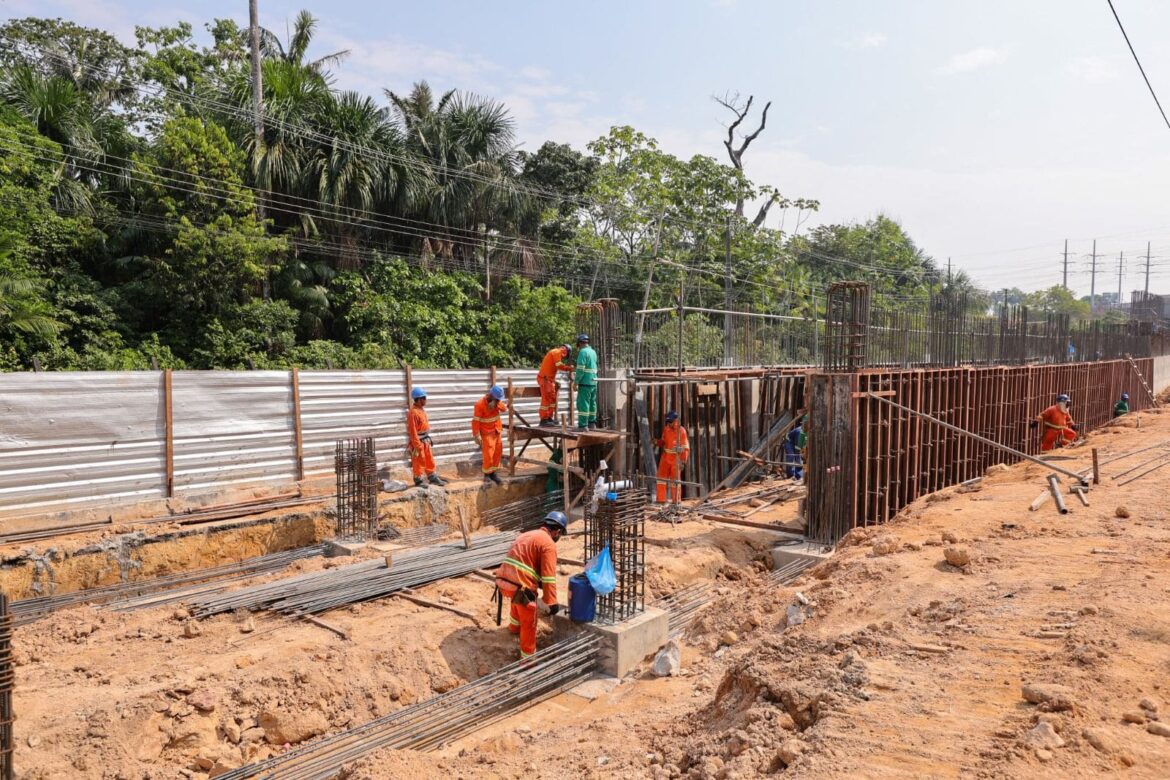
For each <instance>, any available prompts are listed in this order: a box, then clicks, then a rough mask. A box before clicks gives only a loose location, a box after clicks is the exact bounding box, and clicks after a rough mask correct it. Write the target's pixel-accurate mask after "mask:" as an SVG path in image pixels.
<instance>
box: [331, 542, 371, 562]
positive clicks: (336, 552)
mask: <svg viewBox="0 0 1170 780" xmlns="http://www.w3.org/2000/svg"><path fill="white" fill-rule="evenodd" d="M365 548H366V543H365V542H357V541H353V540H346V539H329V540H328V541H326V542H325V557H326V558H342V557H345V556H348V555H357V554H358V552H360V551H361V550H364V549H365Z"/></svg>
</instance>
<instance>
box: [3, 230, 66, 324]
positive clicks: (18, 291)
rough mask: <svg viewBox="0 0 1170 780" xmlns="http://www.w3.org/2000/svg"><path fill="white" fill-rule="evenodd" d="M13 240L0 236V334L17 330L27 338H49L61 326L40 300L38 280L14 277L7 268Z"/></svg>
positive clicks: (8, 236)
mask: <svg viewBox="0 0 1170 780" xmlns="http://www.w3.org/2000/svg"><path fill="white" fill-rule="evenodd" d="M13 243H14V242H13V238H12V236H11V235H10V234H0V331H2V330H4V329H11V330H18V331H20V332H22V333H27V334H28V335H30V336H37V337H39V338H46V339H47V338H50V337H52V336H54V335H55V334H57V333H59V332H60V331H61V329H62V328H63V327H64V326H63V325H62V324H61V323H59V322H57V320H55V319H53V318H52V317H51V316H50V311H51V309H50V308H49V305H48V304H47V303H45V302H44V301H43V300H41V299H40V297H39V296H38V293H40V291H41V287H42V285H41V282H40V280H39V279H35V278H28V277H25V276H20V275H18V274H16V273H15V272H14V271H13V270H12V269H11V268H8V267H5V266H7V261H8V259H9V257H10V256H11V254H12V249H13Z"/></svg>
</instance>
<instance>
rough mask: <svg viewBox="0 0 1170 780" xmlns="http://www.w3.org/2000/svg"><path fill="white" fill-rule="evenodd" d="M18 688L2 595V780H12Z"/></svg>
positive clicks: (6, 604)
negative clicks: (14, 701)
mask: <svg viewBox="0 0 1170 780" xmlns="http://www.w3.org/2000/svg"><path fill="white" fill-rule="evenodd" d="M14 687H16V666H15V664H14V663H13V660H12V611H11V610H10V609H9V602H8V596H7V595H6V594H4V593H0V780H12V777H13V775H14V774H15V769H14V768H13V766H12V747H13V745H12V724H13V721H15V720H16V716H15V714H14V713H13V711H12V690H13V688H14Z"/></svg>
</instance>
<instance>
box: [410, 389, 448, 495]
mask: <svg viewBox="0 0 1170 780" xmlns="http://www.w3.org/2000/svg"><path fill="white" fill-rule="evenodd" d="M426 405H427V391H426V390H424V389H423V388H421V387H416V388H414V389H412V390H411V391H410V409H409V410H407V412H406V446H407V448H408V449H409V450H410V469H411V471H413V472H414V484H415V486H416V487H426V482H424V481H423V476H424V475H425V476H426V479H427V482H430V483H431V484H432V485H439V486H440V487H441V486H443V485H446V484H447V482H446V480H444V479H443V478H442V477H440V476H439V475H438V474H436V473H435V454H434V452H433V451H432V450H431V422H430V420H428V419H427V412H426Z"/></svg>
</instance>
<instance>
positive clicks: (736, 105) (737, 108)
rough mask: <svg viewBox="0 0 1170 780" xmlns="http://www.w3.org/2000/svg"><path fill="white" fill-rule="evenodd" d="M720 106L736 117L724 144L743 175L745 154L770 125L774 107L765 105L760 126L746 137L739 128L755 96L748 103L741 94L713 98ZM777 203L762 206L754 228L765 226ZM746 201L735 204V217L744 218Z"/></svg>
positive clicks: (738, 201)
mask: <svg viewBox="0 0 1170 780" xmlns="http://www.w3.org/2000/svg"><path fill="white" fill-rule="evenodd" d="M711 99H712V100H714V101H715V102H716V103H718V104H719V105H721V106H723V107H724V108H726V109H727V110H728V111H730V112H731V113H732V114H734V115H735V120H734V121H733V122H731V124H729V125H728V126H727V140H726V141H724V142H723V146H724V148H726V149H727V156H728V157H730V158H731V164H732V165H733V166H735V169H736V170H737V171H739V172H740V173H743V153H744V152H746V151H747V148H748V147H749V146H751V145H752V141H755V140H756V139H757V138H759V137H760V133H762V132H764V128H765V127H766V126H767V125H768V109H769V108H771V107H772V101H770V100H769V101H768V102H767V103H766V104H765V105H764V110H763V112H762V113H761V114H760V125H759V127H757V128H756V129H755V130H754V131H753V132H751V133H748V134H746V135H744V134H742V133H740V134H739V135H737V132H738V131H739V126H740V125H742V124H743V122H744V120H745V119H747V117H748V114H750V113H751V110H752V103H753V102H754V101H755V95H748V98H747V100H746V101H744V100H741V99H740V96H739V93H738V92H737V93H735V94H734V95H732V94H730V93H729V94H725V95H724V96H723V97H717V96H714V95H713V96H712V98H711ZM775 202H776V199H775V198H774V197H769V198H768V199H767V200H765V201H764V202H763V203H762V204H761V205H760V210H759V211H758V212H756V216H755V219H753V220H752V226H753V227H759V226H760V225H762V224H764V220H765V219H767V217H768V211H769V210H770V209H771V208H772V204H773V203H775ZM743 206H744V199H743V198H740V199H739V200H737V201H736V202H735V215H736V216H737V217H743Z"/></svg>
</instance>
